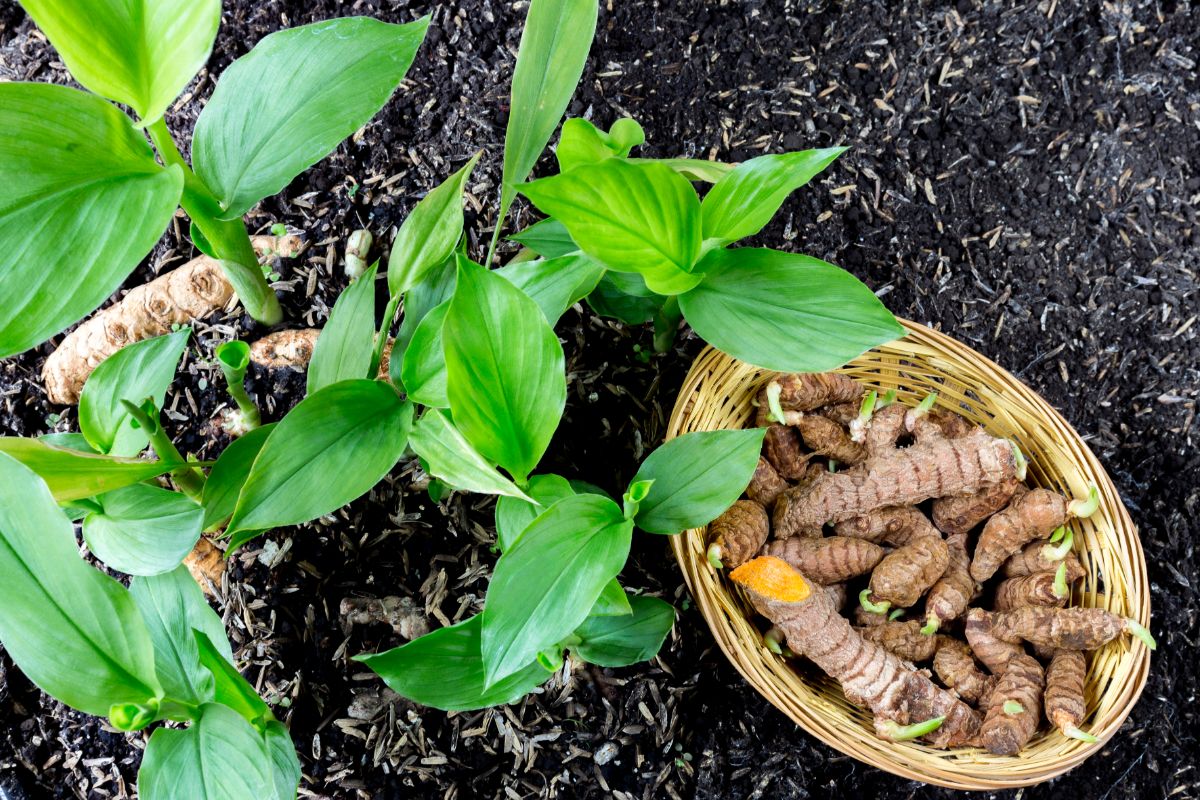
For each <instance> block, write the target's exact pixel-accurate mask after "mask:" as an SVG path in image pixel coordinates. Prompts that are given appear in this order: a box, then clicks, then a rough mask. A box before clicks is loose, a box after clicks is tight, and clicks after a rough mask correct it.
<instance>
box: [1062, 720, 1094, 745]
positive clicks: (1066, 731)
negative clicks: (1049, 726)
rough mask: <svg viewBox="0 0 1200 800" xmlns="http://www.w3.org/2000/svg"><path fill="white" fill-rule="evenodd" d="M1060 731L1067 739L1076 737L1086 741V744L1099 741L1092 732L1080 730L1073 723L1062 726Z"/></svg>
mask: <svg viewBox="0 0 1200 800" xmlns="http://www.w3.org/2000/svg"><path fill="white" fill-rule="evenodd" d="M1062 732H1063V736H1066V737H1067V738H1068V739H1078V740H1079V741H1081V742H1087V743H1088V744H1095V743H1096V742H1098V741H1100V740H1099V739H1097V738H1096V737H1095V736H1093V735H1092V734H1090V733H1088V732H1087V731H1081V730H1080V729H1079V728H1076V727H1075V726H1074V725H1068V726H1067V727H1065V728H1063V731H1062Z"/></svg>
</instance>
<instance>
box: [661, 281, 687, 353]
mask: <svg viewBox="0 0 1200 800" xmlns="http://www.w3.org/2000/svg"><path fill="white" fill-rule="evenodd" d="M682 319H683V312H682V311H680V310H679V296H678V295H671V296H670V297H668V298H667V301H666V302H665V303H663V305H662V308H660V309H659V310H658V313H657V314H655V315H654V352H656V353H665V352H667V351H668V350H670V349H671V345H672V344H673V343H674V342H675V334H676V333H678V332H679V322H680V320H682Z"/></svg>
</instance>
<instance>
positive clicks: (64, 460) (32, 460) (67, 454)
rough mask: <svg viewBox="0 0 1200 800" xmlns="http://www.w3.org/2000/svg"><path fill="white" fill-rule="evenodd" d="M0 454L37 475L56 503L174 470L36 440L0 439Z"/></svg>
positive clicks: (161, 464) (159, 463) (165, 465)
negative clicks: (12, 459)
mask: <svg viewBox="0 0 1200 800" xmlns="http://www.w3.org/2000/svg"><path fill="white" fill-rule="evenodd" d="M0 453H3V454H6V455H8V456H10V457H12V458H14V459H16V460H17V461H20V462H21V463H22V464H24V465H25V466H26V467H28V468H29V469H31V470H33V471H34V472H35V473H37V475H38V477H40V478H41V479H42V480H43V481H45V482H46V485H47V486H49V487H50V493H51V494H53V495H54V499H55V500H56V501H58V502H59V503H69V502H71V501H72V500H82V499H84V498H87V497H95V496H96V495H98V494H104V493H105V492H111V491H113V490H115V489H120V488H122V487H125V486H131V485H133V484H135V483H141V482H142V481H148V480H150V479H151V478H157V477H158V476H159V475H163V474H165V473H167V472H170V471H171V470H172V469H174V468H176V467H178V466H179V465H178V464H171V463H168V462H164V461H142V460H140V459H136V458H113V457H112V456H101V455H92V454H90V453H83V452H80V451H78V450H73V449H70V448H65V447H55V446H54V445H50V444H46V443H45V442H43V441H41V440H38V439H22V438H17V437H9V436H0Z"/></svg>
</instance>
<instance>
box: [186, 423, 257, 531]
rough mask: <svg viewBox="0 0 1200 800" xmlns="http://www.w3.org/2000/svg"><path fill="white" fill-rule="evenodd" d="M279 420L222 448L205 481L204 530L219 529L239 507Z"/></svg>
mask: <svg viewBox="0 0 1200 800" xmlns="http://www.w3.org/2000/svg"><path fill="white" fill-rule="evenodd" d="M273 430H275V423H274V422H272V423H270V424H269V425H263V426H262V427H260V428H255V429H254V430H252V431H250V432H249V433H246V434H244V435H242V436H239V437H238V438H237V439H234V440H233V441H232V442H230V443H229V446H228V447H226V448H225V449H224V450H222V451H221V455H220V456H219V457H218V458H217V463H215V464H213V467H212V470H211V471H210V472H209V473H208V480H206V481H205V482H204V495H203V497H202V498H201V504H202V505H203V506H204V530H206V531H208V530H212V529H214V528H218V527H220V526H221V524H222V523H224V522H226V521H227V520H228V519H229V518H230V517H232V516H233V510H234V509H235V508H236V507H237V499H238V495H239V494H241V492H242V486H243V485H244V484H245V483H246V477H247V476H248V475H249V474H250V467H251V466H253V464H254V459H256V458H258V453H259V451H260V450H262V446H263V445H264V444H265V443H266V441H267V437H268V436H270V435H271V431H273Z"/></svg>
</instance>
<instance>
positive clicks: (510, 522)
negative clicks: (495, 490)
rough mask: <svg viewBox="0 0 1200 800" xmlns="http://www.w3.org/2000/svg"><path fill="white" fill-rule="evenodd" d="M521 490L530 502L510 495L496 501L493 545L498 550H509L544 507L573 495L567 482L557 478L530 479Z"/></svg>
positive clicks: (572, 489)
mask: <svg viewBox="0 0 1200 800" xmlns="http://www.w3.org/2000/svg"><path fill="white" fill-rule="evenodd" d="M525 490H526V492H528V494H529V496H530V497H531V498H533V502H529V501H528V500H522V499H521V498H519V497H511V496H510V497H501V498H499V499H498V500H497V501H496V544H497V546H499V548H500V550H501V551H505V550H508V549H510V548H511V547H512V546H513V544H514V543H515V542H516V541H517V537H519V536H520V535H521V534H522V533H524V532H525V529H526V528H528V527H529V523H531V522H533V521H534V520H535V519H537V518H538V515H540V514H541V513H542V512H544V511H545V510H546V509H547V508H549V507H550V506H552V505H554V504H555V503H557V502H558V501H559V500H562V499H563V498H564V497H571V496H573V495H574V494H576V492H575V489H574V488H572V486H571V484H570V482H569V481H568V480H567V479H566V478H564V477H562V476H561V475H533V476H530V478H529V484H528V485H527V486H526V487H525Z"/></svg>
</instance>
